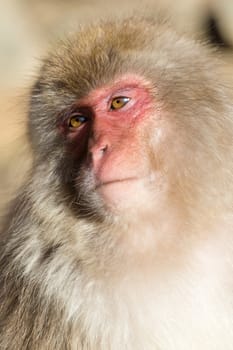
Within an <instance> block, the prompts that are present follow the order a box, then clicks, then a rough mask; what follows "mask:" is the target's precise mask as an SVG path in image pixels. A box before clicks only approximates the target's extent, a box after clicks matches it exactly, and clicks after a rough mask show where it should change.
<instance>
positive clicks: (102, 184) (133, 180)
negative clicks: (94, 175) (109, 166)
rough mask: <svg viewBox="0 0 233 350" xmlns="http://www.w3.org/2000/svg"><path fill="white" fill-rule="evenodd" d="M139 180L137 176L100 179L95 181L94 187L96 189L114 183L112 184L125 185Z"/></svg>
mask: <svg viewBox="0 0 233 350" xmlns="http://www.w3.org/2000/svg"><path fill="white" fill-rule="evenodd" d="M139 180H140V178H138V177H127V178H123V179H115V180H108V181H101V182H99V183H97V185H96V187H95V189H96V190H98V189H99V188H101V187H105V186H110V185H114V184H117V185H118V184H119V185H121V184H122V185H125V184H126V183H130V182H136V181H139Z"/></svg>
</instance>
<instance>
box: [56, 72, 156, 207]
mask: <svg viewBox="0 0 233 350" xmlns="http://www.w3.org/2000/svg"><path fill="white" fill-rule="evenodd" d="M152 91H153V89H152V84H150V83H149V82H147V81H145V79H143V78H141V77H139V76H132V75H125V76H122V77H119V78H118V79H117V80H114V81H113V82H111V83H109V84H108V85H105V86H102V87H100V88H97V89H95V90H93V91H91V92H90V93H89V94H88V95H87V96H85V97H84V98H82V99H80V100H78V101H77V102H76V103H75V105H74V106H72V108H71V110H69V111H66V112H65V115H63V114H62V115H61V116H60V117H59V119H58V129H59V131H60V132H61V134H62V136H63V137H64V139H65V141H66V142H67V144H66V147H67V156H70V155H71V156H73V157H74V159H76V162H77V163H79V164H80V165H81V168H80V170H79V174H78V176H77V179H76V180H75V181H76V188H77V190H78V191H80V181H81V187H82V185H83V186H84V183H85V191H86V193H87V188H88V185H87V184H86V181H85V178H87V179H88V181H89V182H90V183H89V191H91V192H93V191H94V192H95V193H96V194H97V196H99V197H100V198H101V200H102V201H103V203H104V204H105V205H106V206H107V207H108V208H110V207H111V208H112V209H114V208H115V209H116V208H117V209H119V208H124V209H126V208H130V207H132V206H134V207H135V206H137V203H138V204H139V205H143V204H142V203H144V205H145V203H146V201H145V199H146V200H148V195H149V193H150V192H148V189H149V187H148V185H150V184H151V183H153V182H154V181H155V179H154V177H155V171H156V169H154V167H152V164H151V162H150V156H149V154H148V150H149V148H148V145H147V140H146V139H147V136H148V130H150V128H151V127H153V130H154V140H155V139H156V138H158V137H159V130H160V128H159V110H158V108H157V110H156V109H155V107H154V102H153V93H152ZM156 121H157V126H156ZM151 141H152V140H151ZM152 146H153V148H154V147H155V145H152V144H151V147H152ZM151 147H150V149H151ZM69 153H70V155H69ZM80 174H81V175H80ZM81 177H82V179H81ZM90 184H91V187H90ZM157 185H158V184H157Z"/></svg>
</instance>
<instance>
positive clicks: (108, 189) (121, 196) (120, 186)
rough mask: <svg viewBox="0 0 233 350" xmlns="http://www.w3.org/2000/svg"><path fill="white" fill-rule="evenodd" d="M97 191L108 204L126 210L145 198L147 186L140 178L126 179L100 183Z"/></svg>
mask: <svg viewBox="0 0 233 350" xmlns="http://www.w3.org/2000/svg"><path fill="white" fill-rule="evenodd" d="M96 191H97V192H98V194H99V195H100V196H101V197H102V198H103V200H104V201H105V202H106V204H110V205H111V204H113V205H114V207H115V206H116V207H119V205H120V206H121V207H122V206H123V207H124V208H126V207H128V206H129V205H128V204H129V203H131V205H132V202H133V203H134V202H136V201H140V200H141V199H142V198H143V197H144V193H145V185H144V182H143V181H142V179H141V178H139V177H136V176H135V177H126V178H122V179H114V180H108V181H103V182H100V183H98V184H97V186H96Z"/></svg>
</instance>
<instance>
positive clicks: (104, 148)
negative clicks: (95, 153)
mask: <svg viewBox="0 0 233 350" xmlns="http://www.w3.org/2000/svg"><path fill="white" fill-rule="evenodd" d="M107 149H108V145H104V146H102V147H100V151H101V152H102V153H105V152H106V151H107Z"/></svg>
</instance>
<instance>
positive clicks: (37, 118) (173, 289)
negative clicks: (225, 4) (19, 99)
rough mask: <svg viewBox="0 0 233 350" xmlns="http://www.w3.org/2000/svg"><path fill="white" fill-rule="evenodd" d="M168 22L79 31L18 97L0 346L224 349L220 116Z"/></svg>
mask: <svg viewBox="0 0 233 350" xmlns="http://www.w3.org/2000/svg"><path fill="white" fill-rule="evenodd" d="M215 56H216V55H215V53H214V52H213V50H212V49H211V48H209V47H208V45H206V44H205V43H202V42H199V41H198V40H195V39H193V38H190V37H189V36H188V35H186V34H183V33H180V32H179V31H177V30H176V29H175V28H174V26H173V25H171V24H169V23H168V21H167V20H163V19H154V18H148V17H144V16H142V17H140V16H132V17H129V18H125V19H115V20H107V19H106V20H102V21H99V22H98V21H97V23H93V24H89V25H86V26H84V27H81V28H80V30H79V31H78V32H77V33H75V34H73V35H71V37H68V38H66V39H64V40H61V41H60V42H59V43H58V44H57V46H56V45H55V47H54V48H53V49H52V50H51V51H50V52H49V54H48V56H47V58H45V59H44V61H43V64H42V67H41V70H40V72H39V77H38V78H37V80H36V81H35V82H34V85H33V86H32V88H31V94H30V101H29V105H28V139H29V142H30V146H31V148H32V153H33V164H32V167H31V169H30V171H29V172H28V175H27V178H26V179H25V184H24V185H23V186H22V188H21V189H20V190H19V191H18V193H17V195H16V198H15V200H13V202H12V204H11V207H10V209H9V213H8V215H7V217H6V218H5V222H4V229H3V230H2V233H1V236H0V237H1V238H0V239H1V244H0V349H1V350H55V349H56V350H119V349H121V350H143V349H145V350H187V349H190V350H222V349H224V350H230V349H232V347H233V277H232V276H233V274H232V272H233V254H232V253H233V215H232V214H233V210H232V209H233V154H232V151H233V113H232V112H233V108H232V107H233V106H232V102H231V101H232V100H231V97H230V96H231V89H230V87H229V86H227V84H225V83H224V82H223V81H221V77H220V75H221V74H220V70H221V62H220V63H219V60H218V59H217V58H216V57H215Z"/></svg>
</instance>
